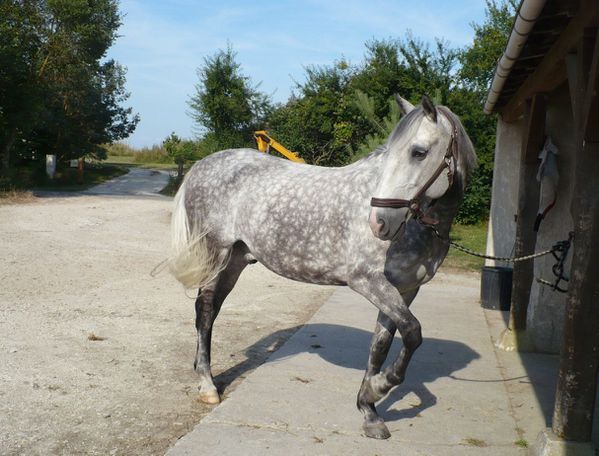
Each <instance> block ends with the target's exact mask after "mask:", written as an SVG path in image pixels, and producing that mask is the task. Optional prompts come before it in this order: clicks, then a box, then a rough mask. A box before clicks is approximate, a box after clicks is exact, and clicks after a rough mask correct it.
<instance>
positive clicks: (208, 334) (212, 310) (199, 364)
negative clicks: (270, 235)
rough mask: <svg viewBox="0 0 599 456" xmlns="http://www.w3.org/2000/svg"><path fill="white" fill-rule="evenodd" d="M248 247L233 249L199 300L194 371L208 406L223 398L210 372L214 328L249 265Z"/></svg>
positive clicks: (239, 244) (238, 246) (237, 245)
mask: <svg viewBox="0 0 599 456" xmlns="http://www.w3.org/2000/svg"><path fill="white" fill-rule="evenodd" d="M247 253H248V250H247V247H246V246H245V244H243V243H237V244H235V245H234V246H233V248H232V251H231V256H230V259H229V262H228V264H227V266H226V267H225V269H223V270H222V271H221V272H220V273H219V274H218V276H217V277H216V279H215V280H213V281H212V282H211V283H209V284H208V285H206V286H205V287H204V288H202V289H201V290H200V291H199V292H198V298H197V299H196V303H195V309H196V329H197V331H198V345H197V352H196V358H195V362H194V369H195V371H196V372H197V374H198V375H199V376H200V385H199V390H200V400H201V401H202V402H205V403H207V404H218V403H219V402H220V397H219V395H218V391H217V389H216V386H214V380H213V379H212V372H211V370H210V348H211V340H212V326H213V324H214V320H216V317H217V316H218V313H219V311H220V308H221V306H222V304H223V301H224V300H225V298H226V297H227V295H228V294H229V293H230V292H231V290H232V289H233V287H234V286H235V283H237V279H238V278H239V275H240V274H241V271H243V269H244V268H245V267H246V266H247V265H248V258H249V257H248V256H246V254H247Z"/></svg>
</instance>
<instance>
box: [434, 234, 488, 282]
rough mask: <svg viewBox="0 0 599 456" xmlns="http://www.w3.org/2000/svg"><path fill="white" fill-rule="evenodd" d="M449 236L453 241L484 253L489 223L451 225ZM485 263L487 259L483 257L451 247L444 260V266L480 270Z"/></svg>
mask: <svg viewBox="0 0 599 456" xmlns="http://www.w3.org/2000/svg"><path fill="white" fill-rule="evenodd" d="M449 236H450V238H451V239H452V240H453V241H455V242H458V243H459V244H462V245H463V246H464V247H468V248H469V249H472V250H474V251H476V252H482V253H484V252H485V250H486V248H487V223H479V224H477V225H459V224H454V225H453V226H452V227H451V233H449ZM484 264H485V260H484V259H483V258H478V257H473V256H471V255H468V254H466V253H464V252H461V251H459V250H456V249H455V248H453V247H450V248H449V252H448V253H447V258H445V261H444V262H443V268H451V269H461V270H464V271H476V272H479V271H480V270H481V269H482V267H483V265H484Z"/></svg>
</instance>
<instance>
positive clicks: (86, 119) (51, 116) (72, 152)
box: [0, 0, 138, 170]
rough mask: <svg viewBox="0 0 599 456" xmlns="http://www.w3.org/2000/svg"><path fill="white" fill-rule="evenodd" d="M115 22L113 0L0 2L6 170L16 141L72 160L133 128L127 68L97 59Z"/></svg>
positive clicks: (1, 140) (1, 148) (0, 134)
mask: <svg viewBox="0 0 599 456" xmlns="http://www.w3.org/2000/svg"><path fill="white" fill-rule="evenodd" d="M120 24H121V22H120V15H119V12H118V4H117V1H116V0H96V1H94V2H89V1H84V0H72V1H68V2H65V1H63V0H45V1H44V0H5V1H3V2H1V3H0V61H1V62H2V63H4V65H2V70H0V87H3V89H4V90H2V91H1V92H0V144H1V145H0V154H1V155H2V160H1V162H2V168H3V169H4V170H6V168H7V167H8V164H9V160H10V156H11V150H12V149H13V146H14V144H16V143H18V144H19V145H20V147H28V148H35V149H37V150H40V151H41V152H42V153H56V152H58V151H60V154H59V155H61V158H74V157H80V156H83V155H85V154H101V153H102V151H101V149H100V148H99V147H98V146H99V144H101V143H104V142H111V141H114V140H118V139H123V138H125V137H127V136H128V135H129V134H130V133H131V132H132V131H133V130H134V128H135V126H136V124H137V122H138V117H137V116H136V115H133V114H132V110H131V108H125V107H123V106H122V103H123V102H125V101H126V100H127V98H128V94H127V92H126V91H125V89H124V84H125V77H124V74H125V71H124V69H123V67H121V66H120V65H118V63H116V62H114V61H106V62H101V61H102V59H104V58H105V56H106V52H107V50H108V48H109V47H110V46H111V45H112V44H113V42H114V40H115V39H116V37H117V34H116V32H117V29H118V27H119V26H120ZM17 139H18V140H19V141H17Z"/></svg>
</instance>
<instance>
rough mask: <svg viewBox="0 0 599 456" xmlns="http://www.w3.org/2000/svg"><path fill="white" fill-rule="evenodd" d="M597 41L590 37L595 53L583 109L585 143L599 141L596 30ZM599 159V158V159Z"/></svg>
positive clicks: (598, 40)
mask: <svg viewBox="0 0 599 456" xmlns="http://www.w3.org/2000/svg"><path fill="white" fill-rule="evenodd" d="M594 35H595V39H594V40H593V39H592V36H589V37H588V41H594V43H593V53H592V54H591V56H590V58H591V63H590V71H589V77H588V81H589V82H588V84H587V86H586V90H585V94H584V106H583V108H582V119H583V123H582V125H581V128H582V130H583V132H584V141H585V142H597V141H599V107H598V106H597V105H598V104H599V95H598V91H599V74H598V73H599V33H597V30H596V29H595V30H594ZM598 159H599V157H598Z"/></svg>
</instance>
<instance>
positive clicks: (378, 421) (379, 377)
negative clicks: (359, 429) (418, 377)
mask: <svg viewBox="0 0 599 456" xmlns="http://www.w3.org/2000/svg"><path fill="white" fill-rule="evenodd" d="M350 286H351V287H352V288H353V289H354V290H355V291H357V292H358V293H360V294H362V295H363V296H365V297H366V298H367V299H369V300H370V301H371V302H372V303H373V304H374V305H375V306H376V307H378V308H379V310H380V312H379V316H378V319H377V325H376V328H375V332H374V335H373V338H372V344H371V347H370V356H369V359H368V370H367V371H366V375H365V376H364V380H363V382H362V386H361V388H360V391H359V393H358V408H359V409H360V411H361V412H362V413H363V414H364V425H363V429H364V432H365V433H366V435H367V436H368V437H373V438H377V439H387V438H389V437H390V436H391V434H390V433H389V430H388V429H387V426H386V425H385V422H384V421H383V419H382V418H381V417H380V416H379V415H378V413H377V411H376V408H375V403H376V402H377V401H378V400H380V399H381V398H383V396H385V395H386V394H387V393H388V392H389V390H391V388H393V387H394V386H396V385H399V384H400V383H402V382H403V379H404V377H405V373H406V369H407V367H408V364H409V362H410V359H411V358H412V355H413V353H414V351H415V350H416V349H417V348H418V346H420V344H421V343H422V336H421V331H420V323H419V322H418V320H417V319H416V317H414V315H412V313H411V312H410V310H409V305H410V304H411V302H412V300H413V299H414V297H415V296H416V293H417V292H418V289H415V290H413V291H411V292H408V293H404V294H403V295H401V294H400V293H399V292H398V291H397V289H395V287H393V286H392V285H391V284H390V283H389V282H387V280H386V279H385V278H382V279H381V278H379V279H378V280H369V281H367V282H366V281H359V282H357V283H353V284H350ZM396 328H397V329H398V330H399V332H400V334H401V337H402V340H403V347H402V349H401V351H400V353H399V356H398V357H397V359H396V360H395V361H394V362H393V363H392V364H391V365H390V366H389V367H387V368H386V369H385V370H384V371H383V372H380V368H381V366H382V364H383V362H384V361H385V358H386V356H387V353H388V351H389V348H390V346H391V343H392V341H393V336H394V333H395V329H396Z"/></svg>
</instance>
